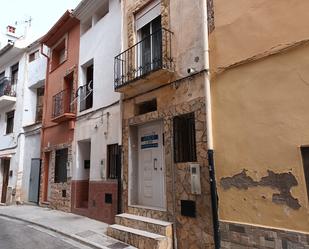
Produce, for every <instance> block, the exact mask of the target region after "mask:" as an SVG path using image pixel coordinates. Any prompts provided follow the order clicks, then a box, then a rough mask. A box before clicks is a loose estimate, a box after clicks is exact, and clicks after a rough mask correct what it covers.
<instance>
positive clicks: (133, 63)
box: [114, 28, 174, 89]
mask: <svg viewBox="0 0 309 249" xmlns="http://www.w3.org/2000/svg"><path fill="white" fill-rule="evenodd" d="M172 35H173V33H172V32H171V31H169V30H167V29H164V28H161V29H159V30H157V31H155V32H153V33H152V34H151V35H149V36H147V37H145V38H144V39H142V40H141V41H139V42H138V43H136V44H135V45H134V46H132V47H130V48H129V49H127V50H126V51H124V52H122V53H121V54H119V55H117V56H116V57H115V62H114V82H115V83H114V87H115V89H117V88H119V87H122V86H124V85H126V84H128V83H130V82H131V81H134V80H137V79H139V78H141V77H143V76H145V75H147V74H149V73H150V72H153V71H156V70H159V69H169V70H173V67H174V62H173V58H172Z"/></svg>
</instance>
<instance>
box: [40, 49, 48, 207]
mask: <svg viewBox="0 0 309 249" xmlns="http://www.w3.org/2000/svg"><path fill="white" fill-rule="evenodd" d="M40 50H41V54H42V55H43V56H44V57H45V58H46V74H45V84H44V87H45V89H44V104H43V117H42V128H41V146H40V154H41V159H43V158H44V161H45V160H46V158H45V154H44V153H43V142H44V120H45V115H46V108H47V85H48V73H49V59H50V58H49V56H48V55H47V54H45V53H44V51H43V43H41V49H40ZM42 167H43V168H44V167H45V162H44V164H43V165H41V169H42ZM44 170H45V169H44ZM46 173H47V174H49V173H48V172H44V176H43V179H41V180H40V181H41V182H43V184H42V188H40V191H43V192H42V199H41V202H46V201H48V190H47V191H46V194H45V188H48V182H46V180H45V179H46V177H45V174H46ZM45 195H46V196H45ZM45 198H46V200H45ZM39 203H40V199H39Z"/></svg>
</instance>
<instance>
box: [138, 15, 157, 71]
mask: <svg viewBox="0 0 309 249" xmlns="http://www.w3.org/2000/svg"><path fill="white" fill-rule="evenodd" d="M139 36H140V40H141V46H140V51H141V59H140V60H141V61H140V63H139V64H140V66H141V68H142V72H141V73H142V74H146V73H148V72H150V71H152V70H156V69H159V68H161V67H162V30H161V16H158V17H157V18H156V19H154V20H152V21H151V22H150V23H148V24H146V25H145V26H144V27H142V28H141V29H140V31H139Z"/></svg>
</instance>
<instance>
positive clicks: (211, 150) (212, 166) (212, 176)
mask: <svg viewBox="0 0 309 249" xmlns="http://www.w3.org/2000/svg"><path fill="white" fill-rule="evenodd" d="M202 11H203V41H204V67H205V68H204V69H205V73H204V91H205V108H206V110H205V111H206V132H207V146H208V150H207V155H208V164H209V177H210V192H211V206H212V222H213V236H214V243H215V248H216V249H220V248H221V241H220V227H219V217H218V194H217V186H216V185H217V184H216V176H215V163H214V145H213V129H212V106H211V89H210V75H209V41H208V15H207V13H208V11H207V1H205V0H203V1H202Z"/></svg>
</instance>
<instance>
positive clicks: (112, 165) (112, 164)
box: [107, 144, 121, 179]
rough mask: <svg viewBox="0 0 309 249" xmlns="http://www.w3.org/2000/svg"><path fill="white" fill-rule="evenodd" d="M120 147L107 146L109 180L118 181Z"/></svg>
mask: <svg viewBox="0 0 309 249" xmlns="http://www.w3.org/2000/svg"><path fill="white" fill-rule="evenodd" d="M120 155H121V154H120V146H119V145H118V144H110V145H107V176H108V178H109V179H118V178H120V175H121V157H120Z"/></svg>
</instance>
